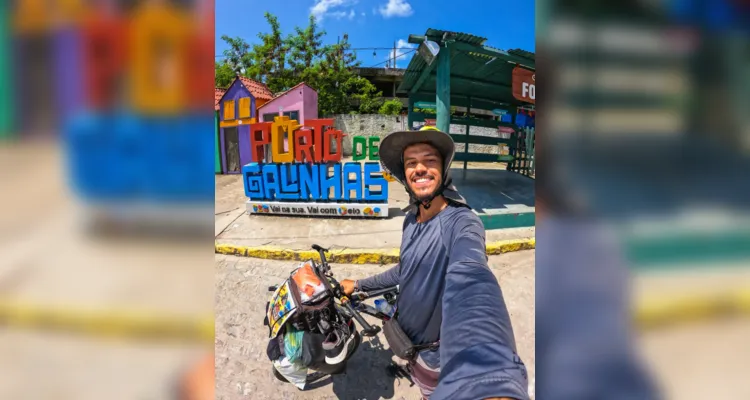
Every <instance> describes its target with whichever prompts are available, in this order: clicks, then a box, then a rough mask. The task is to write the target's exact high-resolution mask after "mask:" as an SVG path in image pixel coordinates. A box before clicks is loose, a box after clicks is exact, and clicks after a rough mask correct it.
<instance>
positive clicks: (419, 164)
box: [404, 143, 443, 201]
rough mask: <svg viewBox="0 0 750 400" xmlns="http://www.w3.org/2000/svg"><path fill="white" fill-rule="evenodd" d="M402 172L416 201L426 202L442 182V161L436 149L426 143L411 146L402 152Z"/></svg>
mask: <svg viewBox="0 0 750 400" xmlns="http://www.w3.org/2000/svg"><path fill="white" fill-rule="evenodd" d="M404 172H405V176H406V184H407V185H409V189H411V191H412V193H414V195H415V196H416V197H417V200H420V201H422V200H426V199H428V198H429V197H430V196H431V195H432V194H433V193H435V192H436V191H437V190H438V188H439V187H440V185H441V184H442V181H443V160H442V157H441V156H440V152H438V151H437V149H436V148H434V147H432V146H430V145H429V144H426V143H418V144H413V145H411V146H409V147H407V148H406V149H405V150H404Z"/></svg>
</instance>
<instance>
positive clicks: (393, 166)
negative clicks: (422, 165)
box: [379, 130, 455, 184]
mask: <svg viewBox="0 0 750 400" xmlns="http://www.w3.org/2000/svg"><path fill="white" fill-rule="evenodd" d="M416 143H429V144H430V145H432V146H434V147H435V148H436V149H437V150H438V151H439V152H440V154H441V156H442V157H443V175H445V174H446V173H447V171H448V169H449V168H450V165H451V163H452V162H453V156H454V154H455V143H454V142H453V139H452V138H451V137H450V135H448V134H447V133H443V132H440V131H435V130H425V131H400V132H393V133H391V134H389V135H388V136H386V137H385V138H383V140H382V141H381V142H380V149H379V156H380V164H381V165H382V166H383V169H384V170H385V171H386V172H388V173H389V174H391V175H392V176H393V177H394V178H396V180H398V181H399V182H401V183H402V184H405V181H406V176H405V172H404V163H403V161H402V156H403V154H404V150H405V149H406V148H407V147H409V146H410V145H413V144H416Z"/></svg>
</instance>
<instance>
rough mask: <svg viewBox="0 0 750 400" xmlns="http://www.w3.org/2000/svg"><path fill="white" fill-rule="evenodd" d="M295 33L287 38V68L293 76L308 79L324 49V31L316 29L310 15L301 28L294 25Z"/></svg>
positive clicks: (316, 26)
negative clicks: (305, 25)
mask: <svg viewBox="0 0 750 400" xmlns="http://www.w3.org/2000/svg"><path fill="white" fill-rule="evenodd" d="M294 29H295V32H296V35H290V36H289V37H288V38H287V45H288V48H289V50H290V57H289V68H290V69H291V72H292V74H293V76H295V77H298V78H300V79H301V80H302V81H308V80H310V78H311V76H310V75H311V73H312V72H313V71H314V69H313V67H314V66H315V62H316V61H317V60H319V59H320V57H321V56H322V55H323V52H324V51H325V48H324V47H323V36H325V34H326V32H325V31H324V30H319V29H318V24H317V22H316V20H315V17H314V16H312V15H311V16H310V18H309V20H308V24H307V27H306V28H305V29H304V30H302V29H301V28H300V27H295V28H294Z"/></svg>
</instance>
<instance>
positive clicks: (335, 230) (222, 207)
mask: <svg viewBox="0 0 750 400" xmlns="http://www.w3.org/2000/svg"><path fill="white" fill-rule="evenodd" d="M388 190H389V202H388V206H389V211H388V213H389V217H388V218H382V219H358V218H311V217H293V216H273V215H248V214H247V213H246V209H245V202H246V201H247V197H245V193H244V188H243V185H242V178H241V177H240V176H239V175H217V176H216V224H215V235H216V243H217V244H218V245H233V246H247V247H257V246H269V247H278V248H283V249H286V250H310V248H311V246H312V245H313V244H319V245H321V246H323V247H327V248H331V249H397V248H398V247H399V246H400V243H401V229H402V226H403V220H404V218H403V217H404V212H403V211H401V209H402V208H404V207H406V206H407V205H408V195H407V193H406V191H405V190H404V188H403V186H402V185H401V184H399V183H397V182H391V183H390V186H389V188H388ZM534 231H535V229H534V228H533V227H530V228H508V229H491V230H487V243H491V242H497V241H507V240H518V239H528V238H533V237H534Z"/></svg>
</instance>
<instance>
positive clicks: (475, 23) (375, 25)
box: [216, 0, 535, 68]
mask: <svg viewBox="0 0 750 400" xmlns="http://www.w3.org/2000/svg"><path fill="white" fill-rule="evenodd" d="M265 11H268V12H270V13H271V14H274V15H276V16H277V17H278V19H279V23H280V24H281V29H282V30H283V32H284V34H287V33H290V32H291V31H293V29H294V27H295V26H300V27H304V26H306V25H307V18H308V16H309V15H310V14H315V15H317V16H318V18H319V23H320V25H321V26H322V28H323V29H324V30H325V31H326V32H327V35H326V36H325V39H324V41H325V42H326V43H335V42H336V39H337V37H338V36H342V35H343V34H344V33H348V34H349V41H350V42H351V44H352V48H360V47H389V48H392V47H393V45H394V43H396V44H397V47H408V46H412V45H410V44H408V43H407V42H406V40H407V39H408V37H409V34H419V35H422V34H424V33H425V31H427V28H435V29H443V30H450V31H457V32H464V33H470V34H474V35H477V36H482V37H486V38H487V42H486V43H485V44H487V45H489V46H492V47H496V48H500V49H503V50H508V49H512V48H521V49H524V50H528V51H532V52H533V51H535V44H534V43H535V39H534V27H535V26H534V11H535V10H534V0H514V1H509V0H482V1H479V0H464V1H448V0H286V1H274V0H267V1H264V2H261V1H258V0H216V54H217V55H220V54H222V52H223V51H224V50H225V49H226V48H227V46H226V44H225V43H224V41H223V40H221V36H222V35H229V36H232V37H234V36H240V37H242V38H244V39H245V40H246V41H248V42H250V43H257V42H258V33H259V32H269V31H270V29H269V28H268V24H267V23H266V21H265V19H264V18H263V13H264V12H265ZM403 51H408V50H403ZM375 52H376V54H375V55H373V50H362V51H357V58H358V59H359V60H360V61H361V62H362V66H364V67H370V66H375V65H376V64H380V65H378V66H381V67H384V66H385V61H386V60H387V59H388V51H387V50H376V51H375ZM391 53H392V50H391ZM412 55H413V53H409V54H407V55H405V56H403V57H401V58H399V60H398V67H400V68H405V67H406V66H407V65H408V63H409V60H410V59H411V57H412Z"/></svg>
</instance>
